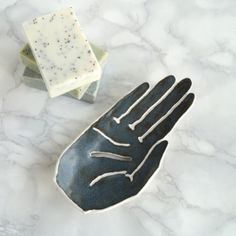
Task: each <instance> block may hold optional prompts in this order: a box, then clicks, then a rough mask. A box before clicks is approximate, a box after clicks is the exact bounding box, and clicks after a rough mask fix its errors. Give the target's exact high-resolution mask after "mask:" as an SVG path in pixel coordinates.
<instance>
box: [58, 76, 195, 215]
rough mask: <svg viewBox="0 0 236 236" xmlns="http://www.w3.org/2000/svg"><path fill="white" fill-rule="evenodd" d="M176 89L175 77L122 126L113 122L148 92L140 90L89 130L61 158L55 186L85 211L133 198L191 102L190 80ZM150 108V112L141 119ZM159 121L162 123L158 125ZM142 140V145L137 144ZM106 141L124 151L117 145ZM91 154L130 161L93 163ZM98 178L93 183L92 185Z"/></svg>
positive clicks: (161, 84) (144, 86)
mask: <svg viewBox="0 0 236 236" xmlns="http://www.w3.org/2000/svg"><path fill="white" fill-rule="evenodd" d="M174 83H175V78H174V77H173V76H168V77H166V78H165V79H163V80H161V81H160V82H159V83H158V84H157V85H156V86H155V87H154V88H153V89H152V90H151V91H150V92H149V94H148V95H147V96H145V97H144V98H143V99H142V100H141V101H140V102H138V103H137V105H136V106H134V107H133V109H132V110H131V111H130V112H129V113H128V114H127V115H126V116H124V117H123V118H122V119H120V123H119V122H117V119H114V118H118V117H120V116H122V114H124V113H125V112H126V111H127V110H128V109H129V108H130V106H132V104H134V103H135V102H136V101H137V100H138V99H139V98H140V97H141V96H142V95H143V94H144V93H145V92H146V91H147V89H148V88H149V85H148V83H143V84H141V85H140V86H138V87H137V88H136V89H135V90H133V91H132V92H131V93H130V94H128V95H127V96H125V97H124V98H123V99H121V100H120V101H119V102H118V103H117V104H116V105H115V106H114V107H112V108H111V109H110V110H109V111H108V112H107V113H106V114H104V115H103V116H102V117H101V118H100V119H99V120H98V121H96V122H95V123H94V124H92V125H91V126H90V127H89V128H88V129H87V130H86V131H85V132H84V133H83V134H82V135H81V136H80V137H79V138H78V139H77V140H76V141H75V142H74V143H73V144H72V145H71V146H70V147H69V148H68V149H67V150H66V151H65V152H64V153H63V155H62V156H61V159H60V162H59V165H58V172H57V175H56V181H57V184H58V185H59V187H60V188H61V189H62V190H63V191H64V192H65V194H66V195H67V196H68V197H69V198H70V199H71V200H72V201H73V202H74V203H75V204H77V205H78V206H79V207H80V208H82V209H83V210H84V211H88V210H93V209H96V210H98V209H104V208H107V207H109V206H112V205H115V204H117V203H119V202H122V201H123V200H125V199H127V198H129V197H131V196H134V195H136V194H137V193H138V192H139V191H140V190H141V189H142V188H143V187H144V185H145V184H146V183H147V181H148V180H149V178H150V177H151V176H152V175H153V173H154V172H155V171H156V170H157V169H158V167H159V164H160V161H161V158H162V155H163V153H164V151H165V149H166V147H167V144H168V142H167V141H166V140H164V137H165V136H166V134H167V133H169V132H170V130H171V129H172V128H173V126H174V125H175V123H176V122H177V121H178V119H179V118H180V117H181V116H182V115H183V114H184V113H185V112H186V111H187V109H188V108H189V107H190V106H191V104H192V102H193V100H194V95H193V94H192V93H189V94H187V92H188V90H189V89H190V87H191V81H190V79H184V80H182V81H180V82H179V83H178V84H177V85H175V86H174ZM171 88H173V89H172V90H171ZM167 91H168V92H167ZM167 93H168V95H167V96H166V97H165V98H164V99H163V100H161V102H160V103H159V104H156V103H157V102H158V100H159V99H160V98H161V97H162V96H163V95H165V94H167ZM176 103H177V105H176ZM152 105H153V109H152V110H151V111H150V113H148V114H147V115H146V117H145V118H144V119H142V115H143V114H144V113H145V112H146V111H147V110H148V109H149V108H150V107H151V106H152ZM154 105H155V106H154ZM163 116H165V119H163V118H162V117H163ZM139 119H141V120H140V123H139V124H137V125H136V126H135V129H134V130H132V129H131V128H130V127H129V124H132V123H133V122H135V121H136V120H139ZM160 119H163V120H162V121H161V122H160V123H159V124H156V122H157V121H158V120H160ZM118 120H119V119H118ZM155 124H156V126H155ZM153 125H154V126H153ZM151 127H153V129H152V131H151V132H150V133H148V135H146V136H145V137H144V136H143V134H144V133H145V132H147V131H148V130H149V129H150V128H151ZM98 131H101V132H98ZM142 136H143V139H139V138H138V137H142ZM107 137H109V138H110V139H112V140H113V141H114V142H116V143H120V144H124V145H116V144H114V143H112V142H111V141H110V140H109V139H108V138H107ZM127 144H129V146H128V145H127ZM94 151H95V152H102V153H104V152H105V153H113V154H117V155H120V156H124V157H129V158H130V159H129V160H126V159H125V160H123V159H122V160H120V159H111V158H107V157H106V156H104V157H102V156H99V157H94V156H93V155H92V153H93V152H94ZM112 172H117V173H116V174H115V175H110V176H106V177H104V178H101V179H100V180H99V179H98V178H97V177H98V176H102V175H104V174H105V173H112ZM96 178H97V181H96V182H95V183H94V184H91V183H93V181H94V180H95V179H96Z"/></svg>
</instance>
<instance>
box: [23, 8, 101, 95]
mask: <svg viewBox="0 0 236 236" xmlns="http://www.w3.org/2000/svg"><path fill="white" fill-rule="evenodd" d="M23 27H24V30H25V33H26V36H27V38H28V40H29V44H30V47H31V49H32V52H33V55H34V57H35V59H36V62H37V65H38V67H39V70H40V73H41V75H42V77H43V79H44V82H45V85H46V87H47V89H48V92H49V95H50V96H51V97H55V96H58V95H61V94H64V93H66V92H68V91H71V90H73V89H75V88H78V87H80V86H82V85H85V84H88V83H91V82H93V81H96V80H99V79H100V77H101V68H100V65H99V63H98V61H97V59H96V57H95V55H94V53H93V50H92V49H91V46H90V44H89V42H88V40H87V39H86V37H85V35H84V34H83V32H82V31H81V28H80V25H79V22H78V20H77V17H76V14H75V12H74V11H73V9H72V8H66V9H63V10H60V11H57V12H54V13H51V14H48V15H44V16H41V17H38V18H35V19H33V20H31V21H28V22H25V23H24V24H23Z"/></svg>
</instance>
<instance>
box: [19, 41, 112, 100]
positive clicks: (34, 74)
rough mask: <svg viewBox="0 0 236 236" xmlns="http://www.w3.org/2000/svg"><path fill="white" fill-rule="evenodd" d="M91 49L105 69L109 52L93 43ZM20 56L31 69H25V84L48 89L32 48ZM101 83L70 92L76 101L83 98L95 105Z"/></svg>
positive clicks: (21, 51)
mask: <svg viewBox="0 0 236 236" xmlns="http://www.w3.org/2000/svg"><path fill="white" fill-rule="evenodd" d="M91 47H92V50H93V52H94V54H95V56H96V58H97V61H98V62H99V64H100V66H101V67H104V65H105V62H106V60H107V56H108V54H107V52H106V51H104V50H102V49H101V48H99V47H97V46H95V45H93V44H92V43H91ZM19 55H20V59H21V61H22V62H23V64H24V65H25V66H26V67H27V68H29V69H25V71H24V74H23V81H24V83H25V84H26V85H28V86H30V87H33V88H37V89H46V87H45V84H44V81H43V80H42V76H41V75H40V71H39V69H38V66H37V63H36V61H35V58H34V56H33V54H32V51H31V49H30V46H29V45H28V44H26V45H25V46H24V47H23V48H22V49H21V50H20V53H19ZM99 82H100V80H97V81H94V82H92V83H90V84H87V85H84V86H81V87H79V88H77V89H74V90H72V91H70V92H69V94H70V95H71V96H72V97H74V98H76V99H81V98H82V100H84V101H86V102H89V103H93V102H94V101H95V99H96V97H97V91H98V88H99Z"/></svg>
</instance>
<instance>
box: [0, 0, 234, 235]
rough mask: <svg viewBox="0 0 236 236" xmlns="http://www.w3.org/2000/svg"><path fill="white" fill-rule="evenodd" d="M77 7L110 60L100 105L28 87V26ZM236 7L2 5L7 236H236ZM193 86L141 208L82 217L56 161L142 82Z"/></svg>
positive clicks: (198, 2) (0, 99) (79, 0)
mask: <svg viewBox="0 0 236 236" xmlns="http://www.w3.org/2000/svg"><path fill="white" fill-rule="evenodd" d="M68 5H73V6H74V7H75V8H76V11H77V14H78V16H79V20H80V22H81V24H82V26H83V28H84V30H85V32H86V33H87V34H88V37H89V40H90V41H92V42H94V43H96V44H98V45H100V46H102V47H104V48H106V49H107V50H108V52H109V54H110V57H109V62H108V65H107V68H106V71H105V74H104V76H103V81H102V88H101V90H100V92H99V97H98V100H97V103H95V104H94V105H89V104H86V103H83V102H78V101H76V100H74V99H72V98H68V97H59V98H55V99H50V98H49V97H48V95H47V93H46V92H42V91H38V90H35V89H31V88H28V87H26V86H25V85H23V84H22V82H21V74H22V72H23V66H22V65H21V64H20V62H19V59H18V55H17V52H18V51H19V49H20V48H21V46H22V45H23V44H24V41H25V36H24V33H23V30H22V26H21V23H22V22H23V21H25V20H27V19H30V18H32V17H34V16H37V15H40V14H44V13H48V12H49V11H51V10H55V9H59V8H61V7H63V6H68ZM235 63H236V2H235V0H224V1H213V0H192V1H184V0H175V1H174V0H146V1H145V0H74V1H72V0H68V1H65V0H57V1H45V0H34V1H32V0H1V1H0V109H1V113H0V119H1V123H0V127H1V128H0V132H1V133H0V235H1V236H2V235H4V236H5V235H7V236H10V235H14V236H15V235H16V236H23V235H24V236H28V235H30V236H31V235H35V236H42V235H43V236H54V235H55V236H59V235H67V236H78V235H80V236H93V235H103V236H107V235H112V236H118V235H122V236H124V235H128V236H131V235H137V236H139V235H142V236H168V235H171V236H195V235H196V236H206V235H207V236H234V235H235V232H236V138H235V130H236V122H235V121H236V109H235V101H236V79H235V77H236V66H235V65H236V64H235ZM168 74H174V75H175V76H176V77H177V79H181V78H184V77H190V78H192V80H193V89H192V90H193V91H194V92H195V94H196V100H195V103H194V106H193V107H192V109H191V112H188V113H187V115H185V116H184V118H183V119H182V120H181V121H180V122H179V123H178V125H177V126H176V128H175V129H174V130H173V132H172V133H171V134H170V135H169V137H168V140H169V147H168V150H167V152H166V154H165V159H164V162H163V166H162V168H161V169H160V171H159V173H158V175H156V176H155V178H154V179H153V180H152V182H151V183H150V184H149V185H148V186H147V187H146V188H145V191H143V192H142V194H140V195H139V196H138V197H137V198H135V199H133V200H132V201H130V202H128V203H125V204H123V205H121V206H119V207H117V208H114V209H112V210H110V211H105V212H103V213H92V214H83V213H82V212H81V211H79V210H77V209H76V208H75V207H74V206H73V205H72V204H71V203H70V202H69V201H67V200H66V199H65V198H64V197H63V195H62V194H61V193H60V192H59V191H58V190H57V188H56V186H55V185H54V183H53V181H52V177H53V174H54V166H55V163H56V160H57V158H58V155H59V154H60V153H61V151H62V150H63V149H64V148H65V147H66V146H67V145H68V144H69V143H70V142H71V140H73V139H74V138H75V137H76V136H77V134H78V133H80V132H81V131H82V130H83V129H84V128H86V127H87V126H88V125H89V124H90V123H91V122H92V121H94V120H95V119H96V118H97V117H98V116H99V115H100V114H102V113H103V112H104V111H105V110H106V109H107V108H109V107H110V106H111V105H112V104H113V103H114V102H115V101H117V99H119V98H120V97H122V96H123V95H124V94H126V93H127V92H128V91H129V90H131V89H132V88H133V87H134V86H136V85H138V84H139V83H140V82H142V81H145V80H147V81H149V82H150V83H151V84H155V83H156V82H157V81H158V80H159V79H161V78H163V77H164V76H166V75H168Z"/></svg>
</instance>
